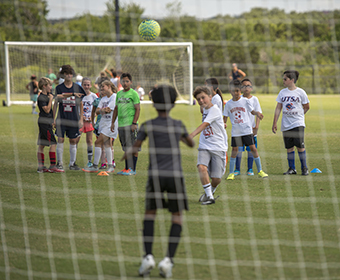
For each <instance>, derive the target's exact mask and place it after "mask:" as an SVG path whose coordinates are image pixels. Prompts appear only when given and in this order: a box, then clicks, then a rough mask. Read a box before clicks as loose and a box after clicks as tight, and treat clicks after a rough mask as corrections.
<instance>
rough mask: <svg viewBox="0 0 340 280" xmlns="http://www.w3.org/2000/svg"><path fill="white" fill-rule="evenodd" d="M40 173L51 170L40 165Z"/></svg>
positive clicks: (38, 170)
mask: <svg viewBox="0 0 340 280" xmlns="http://www.w3.org/2000/svg"><path fill="white" fill-rule="evenodd" d="M37 172H38V173H46V172H49V171H48V169H47V167H46V166H39V167H38V169H37Z"/></svg>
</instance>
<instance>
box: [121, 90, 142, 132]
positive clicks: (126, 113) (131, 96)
mask: <svg viewBox="0 0 340 280" xmlns="http://www.w3.org/2000/svg"><path fill="white" fill-rule="evenodd" d="M139 103H140V100H139V95H138V93H137V92H136V91H135V90H134V89H132V88H130V90H128V91H124V90H121V91H119V92H118V93H117V96H116V106H117V109H118V115H117V117H118V126H119V127H124V126H129V125H132V123H133V118H134V117H135V112H136V109H135V104H139Z"/></svg>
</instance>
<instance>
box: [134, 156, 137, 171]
mask: <svg viewBox="0 0 340 280" xmlns="http://www.w3.org/2000/svg"><path fill="white" fill-rule="evenodd" d="M137 159H138V157H135V156H133V171H136V166H137Z"/></svg>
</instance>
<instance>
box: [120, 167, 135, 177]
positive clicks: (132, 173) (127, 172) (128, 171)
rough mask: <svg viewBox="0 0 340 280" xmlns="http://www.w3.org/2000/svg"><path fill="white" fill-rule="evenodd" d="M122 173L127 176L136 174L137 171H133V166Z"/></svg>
mask: <svg viewBox="0 0 340 280" xmlns="http://www.w3.org/2000/svg"><path fill="white" fill-rule="evenodd" d="M122 175H125V176H131V175H136V171H133V170H132V169H131V168H129V169H128V170H126V171H125V172H123V173H122Z"/></svg>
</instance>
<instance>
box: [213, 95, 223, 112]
mask: <svg viewBox="0 0 340 280" xmlns="http://www.w3.org/2000/svg"><path fill="white" fill-rule="evenodd" d="M211 103H212V104H215V105H217V107H218V108H219V109H220V111H221V114H222V113H223V104H222V99H221V96H219V95H218V94H215V95H214V96H213V98H212V99H211Z"/></svg>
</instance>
